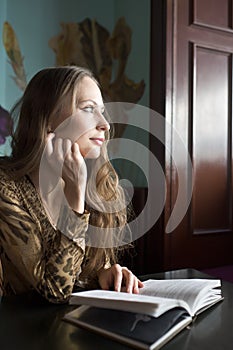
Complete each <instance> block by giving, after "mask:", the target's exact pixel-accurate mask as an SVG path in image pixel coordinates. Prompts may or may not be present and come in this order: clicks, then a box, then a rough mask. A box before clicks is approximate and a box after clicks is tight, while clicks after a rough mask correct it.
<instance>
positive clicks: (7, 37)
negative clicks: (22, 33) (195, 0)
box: [3, 22, 27, 91]
mask: <svg viewBox="0 0 233 350" xmlns="http://www.w3.org/2000/svg"><path fill="white" fill-rule="evenodd" d="M3 44H4V47H5V50H6V53H7V56H8V57H9V59H10V64H11V66H12V68H13V71H14V73H15V76H13V77H12V78H13V79H14V81H15V82H16V84H17V86H18V87H19V88H20V89H21V90H23V91H24V90H25V88H26V85H27V81H26V74H25V70H24V64H23V56H22V55H21V51H20V47H19V43H18V40H17V37H16V34H15V32H14V29H13V28H12V26H11V25H10V24H9V23H8V22H4V24H3Z"/></svg>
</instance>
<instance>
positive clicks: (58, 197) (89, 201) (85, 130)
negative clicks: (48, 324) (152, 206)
mask: <svg viewBox="0 0 233 350" xmlns="http://www.w3.org/2000/svg"><path fill="white" fill-rule="evenodd" d="M18 108H19V113H18V114H19V119H18V123H17V128H16V130H15V132H14V134H13V136H12V155H11V157H5V158H3V159H2V160H1V162H0V197H1V211H0V219H1V221H0V249H1V250H0V253H1V255H0V256H1V262H2V269H3V289H4V291H3V293H4V294H5V295H10V294H22V293H27V292H30V291H34V290H36V291H37V292H38V293H39V294H40V295H41V296H42V297H44V298H46V299H47V300H48V301H50V302H54V303H59V302H66V301H67V300H68V299H69V296H70V295H71V293H72V291H73V288H74V286H75V285H82V286H84V287H85V288H95V287H100V288H102V289H114V290H116V291H120V290H124V291H127V292H129V293H131V292H133V293H138V289H139V288H140V287H142V282H141V281H139V280H138V279H137V278H136V276H134V275H133V274H132V272H131V271H129V270H128V269H127V268H126V267H121V266H120V265H119V264H117V263H116V251H117V249H114V248H113V246H111V244H110V245H109V244H102V243H101V244H96V245H94V246H93V245H92V246H90V245H89V246H87V244H86V243H85V242H86V241H88V240H87V239H86V237H88V232H89V229H90V228H92V231H93V228H96V230H97V229H98V228H101V230H102V231H101V232H104V236H105V238H106V237H107V241H108V236H107V235H108V233H109V232H110V235H111V230H112V229H114V228H116V229H118V232H119V233H120V232H122V230H123V228H124V226H126V224H127V223H126V220H127V213H126V210H125V209H124V208H123V207H122V205H119V203H121V202H122V200H123V192H122V189H121V188H120V186H119V184H118V177H117V174H116V173H115V171H114V169H113V168H112V166H111V164H110V162H109V160H108V157H107V152H106V140H107V139H108V135H109V128H110V127H109V123H108V122H107V120H106V119H105V118H104V116H103V112H104V104H103V100H102V95H101V91H100V89H99V86H98V83H97V81H96V80H95V79H94V77H93V75H92V73H91V72H90V71H88V70H86V69H83V68H79V67H71V66H69V67H58V68H48V69H44V70H42V71H40V72H39V73H37V74H36V75H35V76H34V77H33V78H32V80H31V81H30V83H29V84H28V86H27V88H26V90H25V93H24V95H23V97H22V100H21V101H20V103H19V105H18V106H17V107H16V108H15V109H14V111H13V112H14V113H16V112H17V110H18ZM70 116H72V117H70ZM98 162H100V166H99V167H98V166H97V168H96V164H97V163H98ZM87 163H90V164H89V165H88V166H87ZM93 165H94V168H95V169H97V171H96V170H95V171H94V172H93V170H92V168H93ZM93 173H95V174H94V175H93ZM93 179H94V181H95V186H93ZM61 189H62V191H61ZM97 198H101V200H102V202H103V204H102V205H101V206H102V210H101V211H100V210H98V205H97V206H95V204H96V203H97V202H98V201H97V200H96V199H97ZM99 202H101V201H99ZM109 204H110V206H111V205H112V206H113V208H112V210H109ZM105 206H106V208H107V209H106V210H103V209H104V207H105ZM114 206H115V207H114ZM64 223H65V224H64ZM97 231H98V230H97ZM97 241H98V239H97ZM110 241H111V240H110ZM119 245H120V244H119ZM115 246H116V244H115Z"/></svg>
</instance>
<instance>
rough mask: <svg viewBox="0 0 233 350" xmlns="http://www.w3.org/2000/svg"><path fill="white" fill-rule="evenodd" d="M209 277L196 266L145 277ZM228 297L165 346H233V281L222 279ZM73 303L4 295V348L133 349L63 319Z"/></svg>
mask: <svg viewBox="0 0 233 350" xmlns="http://www.w3.org/2000/svg"><path fill="white" fill-rule="evenodd" d="M202 277H203V278H209V276H207V275H205V274H203V273H201V272H198V271H196V270H192V269H184V270H177V271H170V272H164V273H156V274H152V275H147V276H143V278H144V279H148V278H156V279H170V278H174V279H175V278H202ZM222 291H223V295H224V298H225V299H224V301H223V302H221V303H219V304H217V305H215V306H214V307H212V308H210V309H209V310H207V311H205V312H204V313H203V314H201V315H199V316H198V318H197V320H196V321H195V323H194V324H193V325H192V326H191V329H189V330H188V329H185V330H184V331H182V332H181V333H180V334H178V335H177V336H176V337H175V338H173V339H172V340H171V341H170V342H169V343H168V344H166V345H165V346H164V347H163V350H209V349H211V350H232V349H233V284H232V283H229V282H225V281H223V282H222ZM73 308H74V307H73V306H70V305H48V304H43V303H41V304H40V303H39V304H37V305H35V304H32V303H30V302H28V301H27V300H22V298H20V299H17V300H12V299H8V298H3V299H2V302H1V304H0V349H1V350H29V349H30V350H39V349H41V350H96V349H100V350H110V349H111V350H127V349H128V350H129V349H131V348H130V347H128V346H125V345H122V344H120V343H117V342H115V341H112V340H110V339H106V338H104V337H102V336H100V335H96V334H94V333H91V332H88V331H86V330H83V329H80V328H78V327H75V326H73V325H71V324H69V323H67V322H65V321H63V320H62V317H63V316H64V314H65V313H67V312H69V311H71V310H72V309H73Z"/></svg>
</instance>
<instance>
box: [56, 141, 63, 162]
mask: <svg viewBox="0 0 233 350" xmlns="http://www.w3.org/2000/svg"><path fill="white" fill-rule="evenodd" d="M54 152H55V154H56V156H57V158H58V160H63V159H64V155H63V140H62V139H61V138H60V137H59V138H56V139H55V141H54Z"/></svg>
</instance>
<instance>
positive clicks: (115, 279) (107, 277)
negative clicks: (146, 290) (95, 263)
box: [98, 264, 143, 294]
mask: <svg viewBox="0 0 233 350" xmlns="http://www.w3.org/2000/svg"><path fill="white" fill-rule="evenodd" d="M98 279H99V284H100V287H101V288H102V289H105V290H109V289H113V290H115V291H117V292H120V291H121V292H127V293H135V294H138V293H139V288H142V287H143V283H142V282H141V281H140V280H139V279H138V278H137V277H136V276H135V275H134V274H133V273H132V272H131V271H130V270H129V269H128V268H127V267H122V266H120V265H119V264H114V265H112V266H111V267H109V268H108V269H104V268H102V269H100V270H99V271H98Z"/></svg>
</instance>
